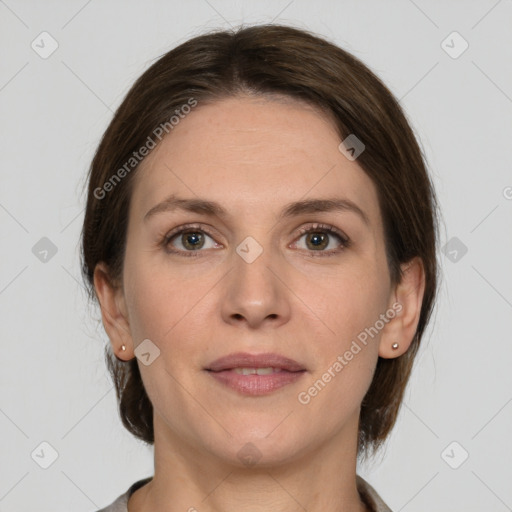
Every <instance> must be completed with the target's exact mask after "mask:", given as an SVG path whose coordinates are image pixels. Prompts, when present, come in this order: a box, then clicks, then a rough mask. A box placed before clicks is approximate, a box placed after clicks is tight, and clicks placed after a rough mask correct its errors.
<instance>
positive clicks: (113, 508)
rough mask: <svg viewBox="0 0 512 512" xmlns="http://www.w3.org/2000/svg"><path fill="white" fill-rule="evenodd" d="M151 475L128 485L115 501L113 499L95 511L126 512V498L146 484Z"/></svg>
mask: <svg viewBox="0 0 512 512" xmlns="http://www.w3.org/2000/svg"><path fill="white" fill-rule="evenodd" d="M152 478H153V477H151V476H150V477H148V478H144V479H143V480H138V481H137V482H135V483H134V484H132V485H131V486H130V488H129V489H128V490H127V491H126V492H125V493H123V494H121V496H119V497H118V498H117V499H116V500H115V501H113V502H112V503H111V504H110V505H108V506H106V507H104V508H102V509H101V510H98V511H97V512H128V499H129V498H130V496H131V495H132V494H133V493H134V492H135V491H136V490H137V489H139V488H140V487H142V486H143V485H144V484H147V483H148V482H149V481H150V480H151V479H152Z"/></svg>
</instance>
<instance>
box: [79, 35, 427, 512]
mask: <svg viewBox="0 0 512 512" xmlns="http://www.w3.org/2000/svg"><path fill="white" fill-rule="evenodd" d="M436 226H437V224H436V200H435V194H434V190H433V187H432V184H431V181H430V179H429V176H428V174H427V172H426V169H425V164H424V161H423V158H422V154H421V151H420V149H419V147H418V144H417V142H416V139H415V137H414V134H413V132H412V130H411V128H410V126H409V124H408V123H407V120H406V118H405V116H404V114H403V112H402V111H401V108H400V107H399V105H398V103H397V101H396V100H395V99H394V98H393V96H392V95H391V93H390V92H389V90H388V89H387V88H386V87H385V86H384V85H383V84H382V83H381V82H380V80H379V79H378V78H377V77H376V76H375V75H374V74H373V73H372V72H371V71H370V70H369V69H368V68H367V67H365V66H364V65H363V64H362V63H361V62H360V61H358V60H357V59H355V58H354V57H352V56H351V55H350V54H348V53H347V52H345V51H344V50H342V49H340V48H339V47H337V46H335V45H333V44H331V43H329V42H327V41H325V40H323V39H321V38H319V37H317V36H315V35H313V34H310V33H307V32H305V31H302V30H298V29H295V28H291V27H285V26H277V25H266V26H253V27H249V28H244V29H239V30H237V31H233V32H216V33H210V34H207V35H203V36H199V37H196V38H193V39H191V40H189V41H187V42H185V43H184V44H182V45H180V46H179V47H177V48H176V49H174V50H172V51H170V52H169V53H167V54H166V55H164V56H163V57H161V58H160V59H159V60H158V61H157V62H156V63H155V64H153V65H152V66H151V67H150V68H149V69H148V70H147V71H146V72H145V73H144V74H143V75H142V76H141V77H140V78H139V79H138V80H137V82H136V83H135V84H134V86H133V87H132V89H131V90H130V91H129V93H128V95H127V96H126V98H125V100H124V101H123V103H122V104H121V106H120V107H119V109H118V111H117V112H116V114H115V116H114V119H113V120H112V122H111V123H110V126H109V127H108V129H107V130H106V132H105V134H104V137H103V139H102V141H101V143H100V146H99V148H98V150H97V152H96V155H95V157H94V160H93V163H92V166H91V171H90V176H89V188H88V199H87V208H86V215H85V220H84V226H83V233H82V234H83V239H82V251H83V254H82V258H83V272H84V277H85V279H86V282H87V284H88V285H89V287H90V291H91V294H92V296H93V297H95V298H96V299H97V300H98V301H99V304H100V306H101V312H102V319H103V323H104V326H105V330H106V332H107V334H108V336H109V338H110V341H111V351H110V350H108V351H107V353H106V359H107V363H108V366H109V369H110V372H111V374H112V376H113V379H114V382H115V385H116V390H117V396H118V401H119V409H120V414H121V418H122V421H123V423H124V425H125V427H126V428H127V429H128V430H129V431H130V432H131V433H132V434H133V435H135V436H136V437H138V438H139V439H142V440H144V441H145V442H147V443H149V444H153V443H154V453H155V472H154V476H153V477H149V478H146V479H144V480H141V481H138V482H136V483H134V484H133V485H132V486H131V487H130V489H128V490H127V491H126V492H125V493H124V494H123V495H121V496H119V498H117V499H116V500H115V502H114V503H112V504H111V505H110V506H109V507H107V508H105V509H103V510H104V511H129V512H141V511H144V512H146V511H152V512H159V511H164V510H165V511H169V510H188V511H195V510H197V511H199V512H202V511H220V510H222V511H231V510H244V511H246V510H247V511H248V510H250V511H260V510H265V511H268V510H272V511H296V510H308V511H310V512H314V511H317V510H329V511H338V510H340V511H341V510H343V511H350V512H352V511H353V512H356V511H357V512H362V511H388V510H390V509H389V508H388V507H387V506H386V504H385V503H384V501H383V500H382V499H381V498H380V496H379V495H378V493H377V492H376V491H375V489H373V488H372V487H371V486H370V485H369V484H368V483H367V482H365V481H364V479H362V478H361V477H360V476H359V475H357V474H356V462H357V459H358V457H362V458H364V457H369V456H370V455H372V454H374V453H375V452H376V450H377V449H378V448H379V447H380V446H381V445H382V443H383V441H384V440H385V439H386V437H387V436H388V434H389V432H390V430H391V429H392V427H393V425H394V423H395V420H396V417H397V413H398V410H399V407H400V403H401V400H402V396H403V393H404V389H405V386H406V384H407V381H408V378H409V374H410V371H411V367H412V364H413V360H414V357H415V355H416V353H417V350H418V347H419V343H420V340H421V338H422V335H423V333H424V331H425V327H426V325H427V323H428V320H429V318H430V315H431V311H432V308H433V304H434V299H435V295H436V279H437V266H436V244H437V227H436Z"/></svg>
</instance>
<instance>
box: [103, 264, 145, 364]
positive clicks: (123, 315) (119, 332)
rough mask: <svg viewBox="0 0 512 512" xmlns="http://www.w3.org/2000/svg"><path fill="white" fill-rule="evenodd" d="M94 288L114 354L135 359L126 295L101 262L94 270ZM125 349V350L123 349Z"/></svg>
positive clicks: (120, 357)
mask: <svg viewBox="0 0 512 512" xmlns="http://www.w3.org/2000/svg"><path fill="white" fill-rule="evenodd" d="M94 288H95V289H96V295H97V296H98V300H99V303H100V308H101V318H102V320H103V326H104V327H105V331H106V332H107V335H108V337H109V338H110V343H111V345H112V352H113V353H114V354H115V355H116V356H117V357H118V358H119V359H123V360H125V361H128V360H130V359H133V357H135V356H134V346H133V340H132V336H131V332H130V324H129V321H128V314H127V310H126V303H125V299H124V293H123V290H122V288H121V287H120V286H115V285H114V284H113V283H112V281H111V279H110V276H109V270H108V267H107V265H106V264H105V263H103V262H100V263H98V264H97V265H96V267H95V269H94ZM123 346H124V347H125V350H123V349H122V347H123Z"/></svg>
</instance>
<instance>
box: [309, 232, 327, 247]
mask: <svg viewBox="0 0 512 512" xmlns="http://www.w3.org/2000/svg"><path fill="white" fill-rule="evenodd" d="M310 241H311V243H312V244H313V246H314V247H319V246H321V245H322V244H323V242H325V233H314V234H313V235H311V239H310Z"/></svg>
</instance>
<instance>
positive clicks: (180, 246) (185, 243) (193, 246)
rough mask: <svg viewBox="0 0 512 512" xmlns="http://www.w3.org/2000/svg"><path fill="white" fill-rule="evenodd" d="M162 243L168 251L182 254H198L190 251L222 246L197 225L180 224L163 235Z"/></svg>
mask: <svg viewBox="0 0 512 512" xmlns="http://www.w3.org/2000/svg"><path fill="white" fill-rule="evenodd" d="M162 245H163V246H164V247H165V249H166V250H167V251H168V252H170V253H180V254H181V255H183V256H198V254H190V253H194V252H201V251H200V250H201V249H215V248H218V247H222V246H221V245H220V244H218V243H217V242H215V240H213V238H212V237H211V236H210V235H209V234H208V233H207V232H206V231H205V230H204V229H200V228H199V227H197V226H182V227H181V228H178V229H177V230H174V231H171V233H169V234H167V235H166V236H165V237H164V239H163V241H162ZM187 253H189V254H187Z"/></svg>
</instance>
